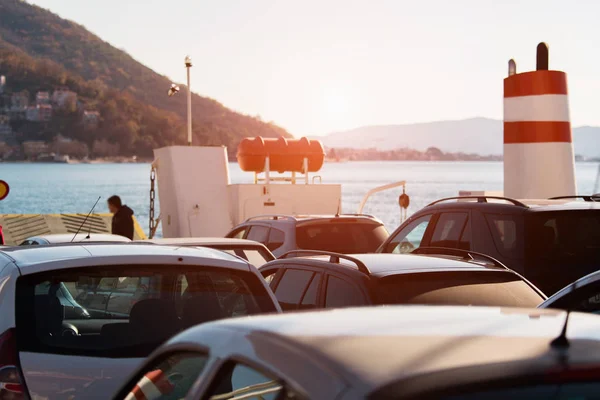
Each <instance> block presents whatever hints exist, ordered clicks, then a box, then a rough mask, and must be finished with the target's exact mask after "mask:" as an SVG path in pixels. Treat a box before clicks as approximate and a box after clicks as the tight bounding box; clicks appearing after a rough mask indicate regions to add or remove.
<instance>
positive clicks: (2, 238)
mask: <svg viewBox="0 0 600 400" xmlns="http://www.w3.org/2000/svg"><path fill="white" fill-rule="evenodd" d="M3 244H4V234H3V233H2V225H0V246H1V245H3Z"/></svg>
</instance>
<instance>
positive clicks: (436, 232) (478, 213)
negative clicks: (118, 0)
mask: <svg viewBox="0 0 600 400" xmlns="http://www.w3.org/2000/svg"><path fill="white" fill-rule="evenodd" d="M572 197H573V196H567V198H560V199H549V200H529V201H519V200H514V199H509V198H505V197H493V196H461V197H452V198H447V199H441V200H437V201H435V202H433V203H431V204H429V205H428V206H426V207H425V208H423V209H421V210H419V211H418V212H416V213H414V214H413V215H412V216H411V217H410V218H409V219H408V220H407V221H405V222H404V223H403V224H402V225H400V227H399V228H398V229H396V231H395V232H394V233H392V234H391V235H390V237H389V238H388V239H387V240H386V241H385V243H383V245H382V246H381V247H380V248H379V250H378V252H381V253H410V252H411V251H413V250H414V249H416V248H418V247H420V246H425V247H445V248H457V249H463V250H472V251H476V252H478V253H484V254H487V255H490V256H492V257H494V258H495V259H497V260H499V261H501V262H502V263H503V264H505V265H506V266H508V267H509V268H511V269H514V270H515V271H517V272H519V273H520V274H522V275H524V276H525V277H526V278H527V279H529V280H530V281H531V282H533V284H535V285H536V286H537V287H538V288H540V289H541V290H542V291H543V292H544V293H546V294H548V295H551V294H553V293H555V292H556V291H558V290H560V289H561V288H563V287H565V286H566V285H568V284H569V283H571V282H573V281H575V280H577V279H579V278H581V277H582V276H585V275H587V274H589V273H591V272H593V271H595V270H597V269H598V265H600V246H598V243H600V203H598V202H595V201H593V200H594V199H595V197H593V196H581V197H583V198H584V199H585V200H587V201H576V200H575V199H573V198H572Z"/></svg>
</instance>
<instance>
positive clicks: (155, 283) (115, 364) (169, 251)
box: [0, 243, 280, 399]
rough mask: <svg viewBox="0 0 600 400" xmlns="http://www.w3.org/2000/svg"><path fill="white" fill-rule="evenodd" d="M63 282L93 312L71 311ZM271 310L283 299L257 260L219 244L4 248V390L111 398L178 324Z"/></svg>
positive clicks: (0, 326)
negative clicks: (254, 263) (219, 247)
mask: <svg viewBox="0 0 600 400" xmlns="http://www.w3.org/2000/svg"><path fill="white" fill-rule="evenodd" d="M65 289H66V290H67V291H68V292H69V293H70V295H71V296H72V298H73V299H75V301H76V302H77V303H78V304H80V305H81V306H82V307H83V308H85V310H86V311H87V313H88V314H89V315H86V316H81V317H79V318H73V317H70V318H65V312H64V306H63V302H62V301H61V299H60V298H59V297H60V296H59V295H58V292H59V291H61V290H65ZM269 312H280V308H279V306H278V304H277V301H276V299H275V297H274V296H273V294H272V292H271V291H270V290H269V287H268V285H267V284H266V283H265V282H264V280H263V279H262V278H261V276H260V274H259V273H258V270H257V269H256V268H255V267H254V266H252V265H251V264H250V263H248V262H246V261H244V260H241V259H240V258H238V257H235V256H232V255H230V254H227V253H224V252H222V251H218V250H213V249H208V248H177V247H170V246H154V245H142V244H132V243H120V244H102V243H85V244H81V243H78V244H59V245H46V246H17V247H11V248H6V249H2V250H1V251H0V316H2V317H1V318H0V398H2V399H4V398H13V397H9V393H8V391H10V392H11V393H13V394H14V392H19V391H21V392H22V391H25V390H26V391H27V395H26V396H25V397H27V398H52V399H55V398H90V397H91V398H98V397H100V398H110V396H111V395H112V394H114V392H115V391H116V390H117V389H118V387H119V386H120V384H121V383H122V381H121V380H122V379H124V378H125V377H126V376H127V375H128V374H129V373H131V372H132V371H133V370H134V369H135V367H136V366H137V365H139V364H140V363H141V362H142V360H143V358H145V357H147V356H148V355H149V354H150V353H151V352H152V351H153V350H154V349H156V348H157V347H158V346H159V345H160V344H161V343H162V342H164V341H165V340H166V339H168V338H169V337H170V336H172V335H174V334H176V333H178V332H179V331H181V330H183V329H185V328H187V327H190V326H192V325H196V324H198V323H203V322H206V321H211V320H215V319H219V318H227V317H232V316H239V315H250V314H257V313H269ZM92 387H93V389H92ZM99 393H101V395H99ZM5 396H6V397H5ZM14 398H20V397H14Z"/></svg>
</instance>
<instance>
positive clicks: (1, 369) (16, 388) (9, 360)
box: [0, 329, 25, 400]
mask: <svg viewBox="0 0 600 400" xmlns="http://www.w3.org/2000/svg"><path fill="white" fill-rule="evenodd" d="M18 358H19V355H18V353H17V338H16V336H15V331H14V329H9V330H7V331H6V332H4V333H3V334H1V335H0V400H17V399H25V393H24V389H23V381H22V379H21V376H20V374H19V368H18Z"/></svg>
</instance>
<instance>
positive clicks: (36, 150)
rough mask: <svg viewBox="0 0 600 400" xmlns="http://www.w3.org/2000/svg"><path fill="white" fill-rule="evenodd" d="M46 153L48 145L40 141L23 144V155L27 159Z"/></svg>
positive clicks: (29, 141)
mask: <svg viewBox="0 0 600 400" xmlns="http://www.w3.org/2000/svg"><path fill="white" fill-rule="evenodd" d="M45 153H48V145H47V144H46V143H45V142H43V141H41V140H28V141H26V142H23V154H25V156H26V157H27V158H33V159H35V158H37V157H39V156H40V155H42V154H45Z"/></svg>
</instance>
